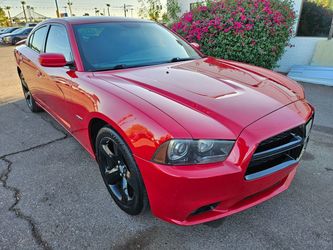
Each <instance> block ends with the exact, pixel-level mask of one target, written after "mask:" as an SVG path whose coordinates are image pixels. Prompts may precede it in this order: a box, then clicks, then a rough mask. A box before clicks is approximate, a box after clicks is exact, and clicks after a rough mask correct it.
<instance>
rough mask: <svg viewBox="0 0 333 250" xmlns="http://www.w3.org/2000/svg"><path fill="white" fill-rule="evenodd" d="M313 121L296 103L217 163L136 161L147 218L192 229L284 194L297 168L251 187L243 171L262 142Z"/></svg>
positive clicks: (259, 124) (251, 131) (252, 130)
mask: <svg viewBox="0 0 333 250" xmlns="http://www.w3.org/2000/svg"><path fill="white" fill-rule="evenodd" d="M312 115H313V108H312V107H311V106H310V105H309V104H308V103H307V102H305V101H297V102H295V103H292V104H290V105H288V106H285V107H283V108H281V109H279V110H278V111H276V112H273V113H271V114H269V115H267V116H265V117H264V118H262V119H260V120H258V121H256V122H255V123H253V124H251V125H250V126H248V127H247V128H245V129H244V130H243V132H242V133H241V135H240V136H239V137H238V138H237V140H236V143H235V146H234V148H233V150H232V152H231V153H230V155H229V157H228V158H227V159H226V160H225V161H224V162H222V163H214V164H205V165H193V166H165V165H160V164H156V163H153V162H150V161H147V160H144V159H142V158H140V157H137V156H135V160H136V162H137V164H138V166H139V169H140V171H141V173H142V176H143V180H144V183H145V186H146V189H147V193H148V197H149V202H150V206H151V210H152V213H153V214H154V215H155V216H157V217H159V218H161V219H163V220H165V221H168V222H172V223H175V224H178V225H193V224H198V223H203V222H208V221H212V220H215V219H219V218H223V217H225V216H228V215H231V214H234V213H237V212H240V211H242V210H245V209H247V208H250V207H252V206H254V205H257V204H259V203H261V202H263V201H265V200H268V199H270V198H272V197H273V196H275V195H277V194H279V193H281V192H282V191H284V190H286V189H287V188H288V187H289V185H290V183H291V181H292V179H293V178H294V175H295V173H296V169H297V166H298V163H295V164H293V165H290V166H288V167H286V168H284V169H281V170H279V171H276V172H274V173H271V174H269V175H266V176H264V177H261V178H258V179H255V180H250V181H249V180H245V172H246V170H247V166H248V165H249V162H250V161H251V158H252V155H253V153H254V152H255V150H256V148H257V146H258V144H259V143H260V142H261V141H263V140H265V139H267V138H269V137H272V136H274V135H276V134H279V133H281V132H283V131H286V130H289V129H291V128H294V127H296V126H299V125H302V124H304V123H306V121H307V120H308V119H309V118H310V117H311V116H312ZM207 208H208V209H207ZM198 211H200V213H198ZM202 211H203V212H202Z"/></svg>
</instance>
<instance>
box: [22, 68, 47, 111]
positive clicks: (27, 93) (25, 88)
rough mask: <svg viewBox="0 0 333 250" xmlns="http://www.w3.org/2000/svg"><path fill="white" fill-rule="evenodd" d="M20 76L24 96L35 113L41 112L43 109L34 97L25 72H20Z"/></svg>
mask: <svg viewBox="0 0 333 250" xmlns="http://www.w3.org/2000/svg"><path fill="white" fill-rule="evenodd" d="M19 76H20V80H21V85H22V89H23V94H24V98H25V101H26V102H27V105H28V108H29V109H30V110H31V111H32V112H34V113H37V112H41V111H42V110H43V109H42V108H41V107H39V106H38V104H37V103H36V102H35V100H34V98H33V97H32V95H31V92H30V90H29V87H28V84H27V82H26V81H25V79H24V76H23V74H22V73H20V74H19Z"/></svg>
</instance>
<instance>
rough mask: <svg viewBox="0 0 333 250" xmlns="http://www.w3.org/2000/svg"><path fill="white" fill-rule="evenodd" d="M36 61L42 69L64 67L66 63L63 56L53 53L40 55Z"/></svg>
mask: <svg viewBox="0 0 333 250" xmlns="http://www.w3.org/2000/svg"><path fill="white" fill-rule="evenodd" d="M38 60H39V63H40V65H41V66H43V67H64V66H66V63H67V62H66V59H65V57H64V55H63V54H55V53H44V54H40V55H39V58H38Z"/></svg>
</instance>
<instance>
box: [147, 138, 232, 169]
mask: <svg viewBox="0 0 333 250" xmlns="http://www.w3.org/2000/svg"><path fill="white" fill-rule="evenodd" d="M234 143H235V141H227V140H188V139H186V140H185V139H184V140H182V139H173V140H170V141H167V142H165V143H163V144H162V145H161V146H160V147H159V148H158V149H157V151H156V153H155V154H154V156H153V159H152V160H153V161H154V162H156V163H161V164H168V165H193V164H205V163H213V162H221V161H224V160H225V159H226V158H227V157H228V155H229V153H230V151H231V149H232V147H233V145H234Z"/></svg>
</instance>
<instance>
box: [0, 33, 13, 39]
mask: <svg viewBox="0 0 333 250" xmlns="http://www.w3.org/2000/svg"><path fill="white" fill-rule="evenodd" d="M11 35H12V34H10V33H5V34H2V35H0V38H3V37H6V36H11Z"/></svg>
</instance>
